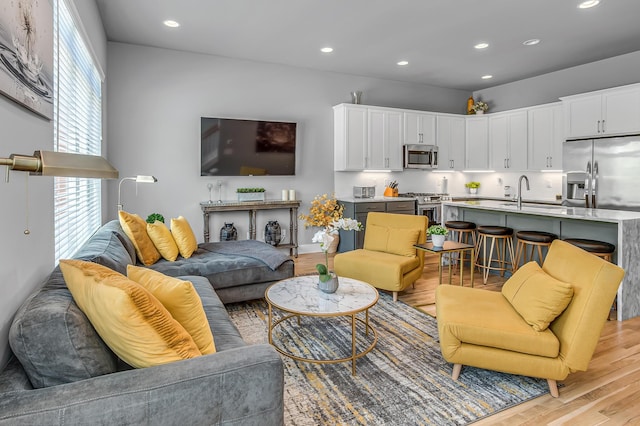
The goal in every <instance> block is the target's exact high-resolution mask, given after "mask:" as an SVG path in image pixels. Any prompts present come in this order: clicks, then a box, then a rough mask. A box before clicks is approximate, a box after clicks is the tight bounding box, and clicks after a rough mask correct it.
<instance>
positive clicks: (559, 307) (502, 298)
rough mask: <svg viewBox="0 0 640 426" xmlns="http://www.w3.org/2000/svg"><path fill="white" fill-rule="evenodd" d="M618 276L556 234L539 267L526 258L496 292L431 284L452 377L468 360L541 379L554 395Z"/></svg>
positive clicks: (586, 350) (598, 326) (594, 334)
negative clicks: (556, 238)
mask: <svg viewBox="0 0 640 426" xmlns="http://www.w3.org/2000/svg"><path fill="white" fill-rule="evenodd" d="M623 276H624V271H623V270H622V269H621V268H619V267H618V266H616V265H614V264H612V263H609V262H607V261H604V260H602V259H600V258H598V257H596V256H594V255H592V254H589V253H587V252H585V251H583V250H581V249H579V248H577V247H575V246H573V245H571V244H568V243H566V242H564V241H560V240H556V241H554V242H553V243H552V245H551V248H550V249H549V252H548V254H547V257H546V259H545V261H544V264H543V266H542V268H540V267H539V266H538V265H537V264H536V263H535V262H530V263H528V264H526V265H525V266H524V267H522V268H520V269H518V271H516V273H515V274H514V275H513V276H512V277H511V278H510V279H509V280H508V281H507V282H506V283H505V284H504V286H503V288H502V292H495V291H488V290H482V289H478V288H469V287H457V286H449V285H441V286H439V287H438V289H437V290H436V316H437V319H438V333H439V337H440V349H441V351H442V355H443V357H444V359H445V360H446V361H448V362H451V363H453V364H454V366H453V373H452V377H453V379H454V380H457V378H458V376H459V374H460V371H461V368H462V366H463V365H470V366H473V367H478V368H484V369H488V370H495V371H501V372H504V373H510V374H520V375H524V376H530V377H538V378H543V379H547V383H548V385H549V391H550V393H551V395H552V396H554V397H557V396H558V387H557V381H558V380H564V379H565V378H566V377H567V376H568V375H569V373H573V372H576V371H586V369H587V367H588V365H589V361H590V360H591V357H592V356H593V352H594V350H595V347H596V344H597V342H598V339H599V338H600V333H601V331H602V326H603V325H604V323H605V321H606V320H607V318H608V315H609V309H610V307H611V303H612V301H613V299H614V297H615V295H616V291H617V289H618V286H619V285H620V282H621V281H622V278H623ZM565 307H566V308H565ZM547 324H548V327H547Z"/></svg>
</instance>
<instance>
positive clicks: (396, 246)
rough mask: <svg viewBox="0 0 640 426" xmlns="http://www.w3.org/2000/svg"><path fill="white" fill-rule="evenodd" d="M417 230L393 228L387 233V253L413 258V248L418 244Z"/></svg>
mask: <svg viewBox="0 0 640 426" xmlns="http://www.w3.org/2000/svg"><path fill="white" fill-rule="evenodd" d="M419 236H420V230H419V229H402V228H395V229H392V230H390V231H389V240H388V241H387V252H388V253H393V254H397V255H399V256H407V257H414V256H415V255H416V249H415V248H414V247H413V245H414V244H416V243H417V242H418V237H419Z"/></svg>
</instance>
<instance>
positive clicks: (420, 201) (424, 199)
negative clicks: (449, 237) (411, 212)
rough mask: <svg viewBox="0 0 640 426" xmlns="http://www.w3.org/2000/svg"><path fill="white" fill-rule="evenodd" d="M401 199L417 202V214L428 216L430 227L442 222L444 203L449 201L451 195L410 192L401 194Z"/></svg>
mask: <svg viewBox="0 0 640 426" xmlns="http://www.w3.org/2000/svg"><path fill="white" fill-rule="evenodd" d="M399 196H400V197H410V198H415V200H416V214H419V215H423V216H426V217H427V218H428V219H429V226H431V225H434V224H440V222H441V220H442V201H443V200H448V199H449V194H439V193H435V192H408V193H406V194H399Z"/></svg>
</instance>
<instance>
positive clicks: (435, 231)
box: [427, 225, 449, 247]
mask: <svg viewBox="0 0 640 426" xmlns="http://www.w3.org/2000/svg"><path fill="white" fill-rule="evenodd" d="M427 232H428V233H429V235H431V242H432V243H433V246H434V247H442V245H443V244H444V239H445V237H446V236H447V234H448V233H449V230H448V229H447V228H445V227H444V226H442V225H431V226H430V227H429V229H427Z"/></svg>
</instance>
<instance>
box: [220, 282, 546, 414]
mask: <svg viewBox="0 0 640 426" xmlns="http://www.w3.org/2000/svg"><path fill="white" fill-rule="evenodd" d="M227 310H228V311H229V314H230V315H231V319H232V320H233V322H234V323H235V324H236V326H237V327H238V329H239V330H240V333H241V334H242V336H243V338H244V339H245V340H246V341H247V342H248V343H266V342H267V341H268V337H267V322H268V307H267V303H266V302H265V301H264V300H259V301H253V302H248V303H236V304H229V305H227ZM274 316H275V317H277V318H280V317H282V316H283V314H282V313H280V312H279V311H278V310H277V309H275V308H274ZM359 317H361V318H362V319H364V314H360V316H359ZM369 322H370V324H371V326H373V328H374V329H375V330H376V333H377V337H378V341H377V344H376V346H375V348H374V349H373V350H372V351H371V352H369V353H368V354H367V355H365V356H364V357H362V358H360V359H358V361H357V370H356V375H355V376H353V375H352V374H351V363H350V362H343V363H339V364H314V363H310V362H301V361H295V360H292V359H290V358H288V357H284V356H283V360H284V369H285V394H284V402H285V422H286V424H287V425H322V424H331V425H338V424H344V425H358V424H367V425H419V424H423V425H464V424H469V423H471V422H473V421H476V420H479V419H481V418H483V417H486V416H489V415H491V414H495V413H497V412H499V411H501V410H504V409H506V408H509V407H512V406H514V405H517V404H520V403H522V402H525V401H527V400H530V399H532V398H535V397H538V396H540V395H543V394H545V393H547V392H548V388H547V383H546V381H545V380H538V379H532V378H529V377H522V376H514V375H509V374H502V373H497V372H493V371H487V370H481V369H477V368H473V367H464V368H463V370H462V374H461V375H460V378H459V379H458V381H453V380H452V379H451V367H452V366H451V364H449V363H447V362H446V361H444V359H443V358H442V355H441V353H440V347H439V344H438V340H437V339H438V337H437V336H438V330H437V323H436V320H435V318H433V317H430V316H429V315H426V314H424V313H423V312H421V311H418V310H417V309H415V308H412V307H411V306H408V305H406V304H404V303H402V302H395V303H394V302H393V300H392V299H391V297H390V296H389V295H387V294H382V293H381V294H380V300H379V301H378V303H377V304H376V305H375V306H374V307H373V308H371V309H370V310H369ZM357 335H358V345H357V348H358V350H359V351H361V350H363V349H365V348H367V347H368V346H369V345H370V344H371V342H372V339H373V335H372V333H369V335H368V336H366V335H365V330H364V326H363V325H362V324H359V325H358V328H357ZM273 336H274V342H276V343H277V344H278V345H279V346H280V347H284V348H287V349H288V350H290V351H292V352H294V353H296V354H297V355H299V356H303V357H305V358H313V359H320V358H323V357H333V358H340V357H345V356H349V354H350V352H351V325H350V322H349V321H348V320H347V319H346V318H344V317H341V318H317V319H316V318H306V317H305V318H302V321H301V323H300V325H298V323H297V321H296V320H295V319H289V320H287V321H285V322H284V323H283V324H281V325H279V326H278V327H277V328H276V329H275V330H274V334H273Z"/></svg>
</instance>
